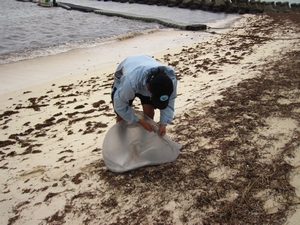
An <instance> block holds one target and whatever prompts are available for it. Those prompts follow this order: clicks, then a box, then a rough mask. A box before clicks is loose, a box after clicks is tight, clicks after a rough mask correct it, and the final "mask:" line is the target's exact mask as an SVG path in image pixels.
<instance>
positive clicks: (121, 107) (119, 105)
mask: <svg viewBox="0 0 300 225" xmlns="http://www.w3.org/2000/svg"><path fill="white" fill-rule="evenodd" d="M134 96H135V92H134V90H133V88H132V86H131V84H130V80H129V79H126V78H125V77H122V80H121V83H120V85H119V86H118V88H117V90H116V92H115V95H114V110H115V111H116V113H117V114H118V115H119V116H120V117H121V118H122V119H123V120H125V121H127V122H131V123H137V122H138V120H139V118H138V117H137V116H136V115H135V114H134V112H133V110H132V108H131V107H130V106H129V101H130V100H132V99H133V98H134Z"/></svg>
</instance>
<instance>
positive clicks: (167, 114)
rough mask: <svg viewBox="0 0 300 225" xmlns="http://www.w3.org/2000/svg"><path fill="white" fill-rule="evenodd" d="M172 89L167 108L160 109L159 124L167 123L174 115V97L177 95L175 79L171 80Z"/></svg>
mask: <svg viewBox="0 0 300 225" xmlns="http://www.w3.org/2000/svg"><path fill="white" fill-rule="evenodd" d="M173 85H174V90H173V93H172V95H171V96H170V100H169V105H168V107H167V108H165V109H163V110H160V124H164V125H167V124H168V123H170V122H171V121H172V120H173V117H174V107H175V98H176V97H177V80H176V79H175V80H174V81H173Z"/></svg>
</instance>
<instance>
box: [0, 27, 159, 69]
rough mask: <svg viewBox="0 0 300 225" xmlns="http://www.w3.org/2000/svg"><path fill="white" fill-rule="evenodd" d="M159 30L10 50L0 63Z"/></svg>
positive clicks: (0, 59)
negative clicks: (15, 50) (16, 50)
mask: <svg viewBox="0 0 300 225" xmlns="http://www.w3.org/2000/svg"><path fill="white" fill-rule="evenodd" d="M159 30H161V29H159V28H158V29H149V30H139V31H133V32H130V33H126V34H120V35H116V36H113V37H109V38H96V39H94V40H88V41H73V42H69V43H63V44H56V45H51V46H47V47H40V48H38V49H30V50H22V51H18V52H11V53H8V54H2V55H0V65H3V64H7V63H12V62H18V61H22V60H28V59H34V58H38V57H44V56H50V55H57V54H60V53H64V52H68V51H71V50H75V49H82V48H92V47H97V46H101V45H105V44H110V43H113V42H117V41H122V40H125V39H130V38H134V37H136V36H139V35H145V34H150V33H154V32H157V31H159Z"/></svg>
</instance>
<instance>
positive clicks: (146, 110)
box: [143, 105, 154, 119]
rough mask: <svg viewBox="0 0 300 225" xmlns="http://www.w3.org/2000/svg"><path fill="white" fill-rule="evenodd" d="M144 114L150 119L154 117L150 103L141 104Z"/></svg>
mask: <svg viewBox="0 0 300 225" xmlns="http://www.w3.org/2000/svg"><path fill="white" fill-rule="evenodd" d="M143 111H144V114H145V115H146V116H148V117H150V118H151V119H153V118H154V107H153V106H152V105H143Z"/></svg>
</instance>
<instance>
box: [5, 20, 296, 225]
mask: <svg viewBox="0 0 300 225" xmlns="http://www.w3.org/2000/svg"><path fill="white" fill-rule="evenodd" d="M286 17H287V18H286ZM288 17H289V15H284V16H282V18H281V17H280V16H278V17H276V16H274V17H272V16H267V15H258V16H244V17H243V18H242V19H241V20H239V21H238V23H237V24H236V25H234V26H233V28H231V29H230V30H229V31H225V32H221V33H219V34H218V33H217V34H215V35H209V36H207V37H206V38H205V39H201V38H199V37H198V36H197V34H195V35H196V36H195V37H193V39H192V38H191V36H190V35H187V36H186V39H187V40H188V41H187V42H186V43H183V46H182V45H181V44H180V45H174V46H173V47H165V46H164V47H163V48H162V49H161V50H162V51H159V50H153V49H150V50H149V52H147V53H148V54H150V55H152V56H153V57H155V58H156V59H158V60H160V61H162V62H163V63H168V64H169V65H171V66H173V67H175V68H176V74H177V76H178V80H179V82H178V83H179V84H178V99H177V101H176V105H175V107H176V112H175V118H174V121H173V122H172V123H171V124H170V125H169V126H168V135H169V136H170V137H171V138H172V139H173V140H175V141H176V142H179V143H180V144H182V145H183V150H182V152H181V153H180V155H179V157H178V159H177V160H176V161H174V162H173V163H169V164H163V165H160V166H155V167H145V168H141V169H138V170H135V171H131V172H128V173H125V174H114V173H111V172H109V171H107V169H106V167H105V165H104V163H103V160H102V153H101V145H102V142H103V139H104V137H105V134H106V132H107V131H108V129H109V128H110V127H111V126H112V125H113V124H114V122H115V121H114V113H113V109H112V107H111V104H110V86H111V82H112V73H113V72H114V70H115V65H116V63H117V62H116V61H115V60H116V59H115V58H114V59H113V62H112V64H111V63H110V62H109V63H107V64H106V65H105V66H104V67H102V66H99V67H98V66H95V65H93V64H92V63H91V64H89V65H88V66H87V69H88V70H87V69H82V68H81V66H82V65H83V64H85V63H86V61H85V62H81V64H80V65H77V67H76V69H75V71H74V67H70V68H69V70H71V69H72V68H73V70H72V71H69V73H71V72H72V73H73V75H71V76H66V77H62V78H59V79H55V80H54V81H52V80H51V81H49V82H47V83H43V84H41V85H37V86H30V87H28V88H26V89H22V90H17V91H12V92H9V93H6V94H2V95H0V99H1V102H2V104H3V110H2V111H3V112H2V113H1V126H2V134H1V137H2V138H1V150H0V151H1V155H2V158H1V165H0V167H1V169H2V173H1V180H2V181H3V183H2V184H1V185H2V192H1V199H0V200H1V203H0V204H1V205H2V206H3V207H1V208H2V210H1V211H0V215H1V221H2V222H3V223H6V222H7V221H9V223H10V224H12V223H15V224H32V223H42V224H49V223H63V222H65V223H70V224H71V223H74V222H75V221H76V222H78V221H80V222H81V223H89V224H99V223H105V224H111V223H118V224H129V223H141V224H149V223H150V224H151V223H155V222H158V221H161V222H164V223H168V224H183V223H186V224H203V223H204V222H206V223H210V224H213V223H230V222H233V223H241V222H244V223H247V222H248V223H250V222H255V221H256V222H257V223H260V224H262V223H267V222H268V221H269V222H270V221H272V222H274V221H275V222H276V224H282V221H285V222H286V224H289V225H290V224H296V222H297V221H299V220H298V219H297V218H299V215H300V213H299V207H298V206H297V204H296V203H297V201H298V200H299V197H300V193H299V188H300V184H299V179H298V177H299V174H300V173H299V166H300V164H299V162H300V160H299V159H300V156H299V153H298V152H299V145H298V144H297V143H298V142H297V140H298V138H299V136H298V134H299V133H300V130H299V126H297V124H299V123H300V122H299V118H298V117H297V113H298V112H299V107H298V105H297V104H298V101H299V99H298V97H297V96H298V94H297V93H298V92H297V87H295V85H289V83H288V79H287V80H284V79H283V80H282V81H281V80H279V81H276V79H278V78H281V76H280V75H282V76H283V75H284V74H286V70H287V69H286V68H285V67H284V65H280V62H281V61H282V60H281V59H283V57H285V59H286V60H287V63H285V64H286V65H295V63H296V62H297V59H298V58H297V57H298V55H297V52H299V48H300V46H299V43H298V42H297V38H299V22H297V21H296V20H295V22H294V23H293V24H289V23H288V22H289V21H290V20H289V19H292V18H288ZM274 24H275V25H274ZM281 26H287V27H288V30H289V32H285V30H281V29H280V27H281ZM275 27H276V29H275ZM180 32H182V31H180ZM177 35H178V36H179V37H180V36H182V35H184V34H183V33H178V34H177ZM150 36H151V35H150ZM154 36H156V35H154ZM266 37H267V38H266ZM160 38H161V37H160ZM160 38H158V39H155V40H156V41H157V42H159V40H160ZM172 38H174V36H172V37H170V39H169V40H172ZM197 38H198V39H197ZM146 39H148V40H147V41H149V42H153V39H150V38H149V37H148V36H147V37H146ZM134 40H137V39H132V40H130V41H134ZM139 40H142V37H141V39H139ZM130 41H127V40H126V41H125V42H122V44H121V43H120V45H119V46H118V47H119V48H121V49H125V48H127V47H128V46H130V48H128V51H129V52H130V53H132V54H133V53H134V52H136V51H138V49H137V47H136V46H137V43H131V44H129V43H128V44H124V43H127V42H130ZM157 42H155V43H157ZM142 44H145V42H143V43H142ZM175 46H176V47H175ZM159 47H162V46H159ZM122 54H123V55H122ZM289 54H292V55H289ZM125 55H126V51H124V52H122V53H121V55H118V57H120V58H122V56H125ZM80 56H82V57H84V55H83V54H82V52H81V54H80ZM89 56H90V55H89ZM103 57H104V56H103ZM288 57H290V58H288ZM64 60H65V58H64ZM87 60H88V59H87ZM108 61H109V59H108ZM118 61H119V58H118ZM77 62H78V61H77ZM61 63H62V66H64V65H63V64H64V63H65V64H67V62H66V60H65V61H63V58H62V62H61ZM79 67H80V69H78V68H79ZM0 68H1V67H0ZM56 69H57V70H59V69H60V68H59V67H58V68H56ZM296 69H297V68H296ZM65 71H68V69H65ZM295 71H296V70H295ZM295 71H294V70H290V71H289V74H293V76H291V78H290V79H292V78H293V79H294V80H295V82H293V83H292V84H297V82H298V80H297V79H298V77H297V72H295ZM35 72H36V73H37V74H38V73H41V72H42V71H41V70H37V71H35ZM273 75H274V77H273ZM277 75H278V76H277ZM19 78H20V77H19ZM261 84H264V85H265V86H261ZM283 84H285V85H283ZM276 85H277V86H276ZM280 85H282V86H280ZM278 87H280V88H278ZM273 99H275V100H273ZM134 107H137V106H134ZM276 107H277V108H276ZM286 107H290V108H288V109H291V110H290V112H289V113H290V114H288V111H284V109H285V108H286ZM137 108H138V107H137ZM265 108H266V109H267V110H265ZM264 110H265V111H264ZM157 114H158V113H157ZM284 114H286V115H284ZM282 115H284V116H282ZM273 146H275V147H273ZM293 146H294V147H293ZM288 147H289V148H288ZM292 155H293V156H294V157H292ZM245 159H246V160H245ZM246 164H247V165H246ZM278 174H279V175H278ZM289 175H291V177H289ZM288 179H290V180H288ZM212 187H213V188H212ZM281 190H283V191H282V192H281ZM287 198H288V200H289V201H286V199H287ZM281 202H283V203H281ZM4 206H5V207H4ZM254 209H255V210H254ZM293 210H295V213H294V212H293ZM249 213H250V215H249ZM228 215H231V216H229V217H228ZM257 215H259V216H257ZM290 216H292V217H290Z"/></svg>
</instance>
